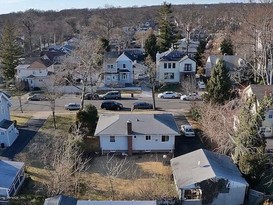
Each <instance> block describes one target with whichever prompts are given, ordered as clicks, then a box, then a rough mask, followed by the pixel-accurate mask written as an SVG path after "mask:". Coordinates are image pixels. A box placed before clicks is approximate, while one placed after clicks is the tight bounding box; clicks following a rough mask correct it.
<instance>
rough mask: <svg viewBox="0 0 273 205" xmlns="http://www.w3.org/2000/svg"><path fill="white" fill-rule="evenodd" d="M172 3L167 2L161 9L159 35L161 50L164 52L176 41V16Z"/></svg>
mask: <svg viewBox="0 0 273 205" xmlns="http://www.w3.org/2000/svg"><path fill="white" fill-rule="evenodd" d="M171 7H172V5H171V4H167V3H166V2H164V3H163V5H162V6H161V7H160V10H159V30H160V33H159V36H158V38H159V39H158V43H159V44H158V45H159V50H160V51H161V52H164V51H166V50H168V49H169V48H171V46H172V44H173V43H174V42H175V41H176V32H175V28H176V27H175V24H174V17H173V15H172V8H171Z"/></svg>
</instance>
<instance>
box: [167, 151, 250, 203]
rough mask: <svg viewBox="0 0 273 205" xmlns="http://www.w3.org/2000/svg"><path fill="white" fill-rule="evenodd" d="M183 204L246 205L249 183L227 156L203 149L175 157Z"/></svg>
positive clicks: (177, 179)
mask: <svg viewBox="0 0 273 205" xmlns="http://www.w3.org/2000/svg"><path fill="white" fill-rule="evenodd" d="M171 168H172V172H173V177H174V182H175V185H176V188H177V192H178V196H179V198H180V200H181V204H182V205H189V204H191V205H193V204H195V205H202V204H214V205H240V204H244V200H245V196H246V192H247V190H248V186H249V185H248V183H247V182H246V180H245V179H244V178H243V177H242V175H241V173H240V171H239V169H238V168H237V166H236V165H235V164H234V163H233V162H232V160H231V159H230V158H229V157H228V156H226V155H222V154H219V153H215V152H212V151H208V150H205V149H199V150H196V151H193V152H190V153H187V154H184V155H181V156H179V157H176V158H173V159H171Z"/></svg>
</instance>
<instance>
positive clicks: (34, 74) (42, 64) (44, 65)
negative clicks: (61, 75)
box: [15, 58, 54, 90]
mask: <svg viewBox="0 0 273 205" xmlns="http://www.w3.org/2000/svg"><path fill="white" fill-rule="evenodd" d="M15 69H16V70H17V74H16V78H17V80H18V81H27V82H28V85H29V89H30V90H32V89H33V88H35V87H39V88H42V87H45V86H46V85H47V84H48V81H49V80H50V75H52V74H53V73H54V66H53V63H52V62H51V61H50V60H48V59H42V58H39V59H35V60H32V61H31V63H29V64H28V63H25V64H20V65H18V66H17V67H16V68H15Z"/></svg>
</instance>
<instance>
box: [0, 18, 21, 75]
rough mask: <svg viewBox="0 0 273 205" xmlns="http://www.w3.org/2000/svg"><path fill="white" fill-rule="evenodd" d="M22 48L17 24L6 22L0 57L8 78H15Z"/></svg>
mask: <svg viewBox="0 0 273 205" xmlns="http://www.w3.org/2000/svg"><path fill="white" fill-rule="evenodd" d="M21 54H22V49H21V48H20V46H19V45H18V43H17V42H16V34H15V26H14V25H12V23H11V22H6V23H5V25H4V27H3V33H2V36H1V39H0V59H1V63H2V65H3V71H4V77H5V79H6V80H11V79H14V76H15V73H16V71H15V67H16V66H17V65H18V64H19V58H20V56H21Z"/></svg>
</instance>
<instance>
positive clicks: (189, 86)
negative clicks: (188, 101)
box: [181, 76, 196, 95]
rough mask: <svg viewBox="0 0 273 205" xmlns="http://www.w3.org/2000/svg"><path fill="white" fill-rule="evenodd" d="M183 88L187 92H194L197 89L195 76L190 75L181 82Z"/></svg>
mask: <svg viewBox="0 0 273 205" xmlns="http://www.w3.org/2000/svg"><path fill="white" fill-rule="evenodd" d="M181 87H182V90H183V91H184V92H185V94H187V95H188V94H189V93H193V92H195V91H196V80H195V76H189V77H187V78H185V79H184V80H183V81H182V82H181Z"/></svg>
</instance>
